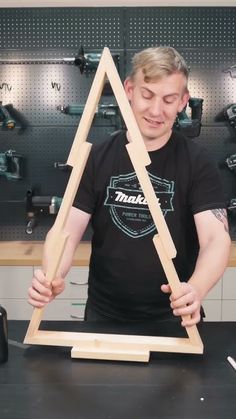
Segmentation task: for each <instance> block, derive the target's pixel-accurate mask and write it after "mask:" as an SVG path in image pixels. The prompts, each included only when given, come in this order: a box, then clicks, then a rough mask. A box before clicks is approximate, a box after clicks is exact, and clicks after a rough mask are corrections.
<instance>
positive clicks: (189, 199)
mask: <svg viewBox="0 0 236 419" xmlns="http://www.w3.org/2000/svg"><path fill="white" fill-rule="evenodd" d="M132 64H133V67H132V71H131V74H130V76H129V77H128V78H127V79H126V80H125V82H124V87H125V91H126V94H127V97H128V99H129V101H130V105H131V107H132V110H133V112H134V115H135V118H136V120H137V123H138V126H139V129H140V131H141V134H142V137H143V140H144V143H145V146H146V149H147V151H148V153H149V156H150V159H151V164H150V165H149V166H148V167H147V170H148V173H149V177H150V179H151V182H152V185H153V187H154V190H155V193H156V196H157V197H158V198H159V202H160V205H161V209H162V211H163V214H164V216H165V220H166V223H167V225H168V228H169V230H170V234H171V236H172V238H173V241H174V244H175V246H176V249H177V256H176V258H175V259H174V260H173V262H174V264H175V268H176V270H177V273H178V276H179V278H180V281H181V286H180V291H179V292H178V294H174V293H173V292H171V289H170V286H169V285H168V282H167V279H166V277H165V274H164V271H163V268H162V266H161V264H160V261H159V257H158V255H157V253H156V250H155V248H154V245H153V242H152V238H153V235H154V234H155V233H156V229H155V225H154V224H153V220H152V218H151V215H150V212H149V210H148V208H147V203H146V202H145V199H144V196H143V195H142V190H141V189H140V186H139V182H138V179H137V177H136V173H135V171H134V169H133V166H132V164H131V162H130V159H129V156H128V153H127V150H126V147H125V144H127V142H128V138H129V133H127V132H125V131H124V132H118V133H115V134H113V135H112V136H111V138H109V139H108V140H107V141H105V142H104V143H102V144H100V145H96V146H93V147H92V152H91V154H90V156H89V159H88V162H87V165H86V170H85V172H84V175H83V178H82V181H81V185H80V187H79V191H78V194H77V198H76V202H77V208H75V207H72V209H71V212H70V215H69V218H68V221H67V225H66V231H68V232H69V233H70V237H69V240H68V243H67V246H66V249H65V252H64V256H63V258H62V261H61V265H60V269H59V274H58V278H55V280H53V282H52V284H47V283H46V280H45V275H44V273H43V272H46V271H47V266H48V264H49V263H50V258H51V257H52V256H53V255H51V254H50V253H49V250H48V242H49V240H50V236H51V234H52V231H53V228H52V230H51V231H50V232H49V234H48V236H47V240H46V243H45V250H44V258H43V269H42V270H38V271H36V272H35V273H34V278H33V280H32V285H31V287H30V288H29V303H30V304H32V305H34V306H35V307H43V306H44V305H45V304H46V303H48V302H49V301H51V300H52V299H53V298H54V297H56V295H58V294H59V293H60V292H62V291H63V289H64V286H65V285H64V279H63V278H64V277H65V276H66V274H67V272H68V270H69V269H70V266H71V263H72V260H73V254H74V252H75V249H76V247H77V245H78V243H79V241H80V240H81V238H82V236H83V233H84V231H85V229H86V227H87V225H88V223H89V221H90V220H91V224H92V227H93V231H94V233H93V238H92V255H91V260H90V271H89V288H88V302H87V306H86V314H85V318H86V319H87V320H113V321H114V320H119V321H140V320H142V321H143V320H157V319H159V320H173V319H176V318H177V319H179V318H180V317H179V316H181V317H182V316H185V317H184V318H183V320H182V325H183V326H191V325H193V324H196V323H198V322H199V321H200V319H201V302H202V300H203V299H204V297H205V296H206V295H207V293H208V291H209V290H210V289H211V288H212V287H213V286H214V285H215V283H216V282H217V281H218V279H219V278H220V277H221V275H222V273H223V272H224V269H225V267H226V265H227V261H228V256H229V249H230V238H229V234H228V224H227V217H226V210H225V202H224V196H223V193H222V189H221V185H220V179H219V175H218V172H217V170H216V168H215V167H214V164H213V163H212V162H211V160H210V159H209V157H208V154H207V152H206V151H205V150H204V149H202V148H200V147H199V146H197V145H196V144H194V143H193V142H192V141H191V140H189V139H185V138H184V137H183V136H182V135H181V134H180V133H174V132H173V131H172V127H173V124H174V121H175V118H176V115H177V114H178V113H179V112H181V111H182V110H183V108H184V107H185V105H186V104H187V102H188V99H189V93H188V89H187V80H188V69H187V66H186V63H185V61H184V60H183V58H182V57H181V56H180V55H179V54H178V52H177V51H175V50H174V49H173V48H171V47H159V48H148V49H146V50H144V51H141V52H140V53H138V54H135V55H134V58H133V62H132ZM186 316H187V317H186Z"/></svg>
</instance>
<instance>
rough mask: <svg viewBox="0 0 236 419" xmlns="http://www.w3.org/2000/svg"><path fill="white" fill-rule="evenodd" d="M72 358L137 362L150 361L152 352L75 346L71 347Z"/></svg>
mask: <svg viewBox="0 0 236 419" xmlns="http://www.w3.org/2000/svg"><path fill="white" fill-rule="evenodd" d="M71 358H83V359H104V360H108V361H134V362H135V361H137V362H148V361H149V358H150V352H141V351H122V350H119V351H115V350H114V351H106V350H101V351H99V350H97V349H94V350H93V349H88V350H85V349H84V348H83V349H80V348H79V347H77V346H74V347H73V348H72V349H71Z"/></svg>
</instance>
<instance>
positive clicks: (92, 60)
mask: <svg viewBox="0 0 236 419" xmlns="http://www.w3.org/2000/svg"><path fill="white" fill-rule="evenodd" d="M101 56H102V54H101V53H97V52H89V53H86V54H85V53H84V47H83V46H82V45H81V47H80V49H79V54H78V55H77V56H76V57H75V60H74V64H75V65H76V66H78V67H79V69H80V72H81V74H83V73H87V72H93V71H95V70H96V69H97V67H98V64H99V61H100V59H101ZM112 58H113V60H114V63H115V65H116V67H117V69H119V54H112Z"/></svg>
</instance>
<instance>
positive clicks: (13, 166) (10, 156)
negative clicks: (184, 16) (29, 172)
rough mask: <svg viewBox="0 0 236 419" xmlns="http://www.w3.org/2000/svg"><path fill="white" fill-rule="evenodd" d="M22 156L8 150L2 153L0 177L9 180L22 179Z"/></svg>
mask: <svg viewBox="0 0 236 419" xmlns="http://www.w3.org/2000/svg"><path fill="white" fill-rule="evenodd" d="M21 169H22V156H20V155H19V154H16V153H15V150H8V151H5V152H4V153H0V175H1V176H5V177H6V178H7V180H19V179H22V170H21Z"/></svg>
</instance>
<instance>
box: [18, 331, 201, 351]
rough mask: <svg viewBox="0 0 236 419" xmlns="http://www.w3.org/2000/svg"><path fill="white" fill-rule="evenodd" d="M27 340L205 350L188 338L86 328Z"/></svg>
mask: <svg viewBox="0 0 236 419" xmlns="http://www.w3.org/2000/svg"><path fill="white" fill-rule="evenodd" d="M24 343H27V344H36V345H53V346H69V347H70V346H71V347H79V348H81V349H83V350H85V349H86V350H96V351H99V350H100V351H101V350H102V351H104V350H105V351H107V350H114V351H116V350H118V351H120V350H124V351H128V350H131V351H141V352H143V351H144V352H147V351H148V352H149V351H153V352H155V351H160V352H176V353H198V354H201V353H203V346H200V345H194V344H192V343H191V341H190V339H188V338H177V337H164V336H158V337H156V336H141V335H140V336H139V335H120V334H102V333H84V332H60V331H48V330H45V331H44V330H38V331H37V333H36V334H35V335H34V336H29V337H28V338H27V339H25V342H24Z"/></svg>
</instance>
